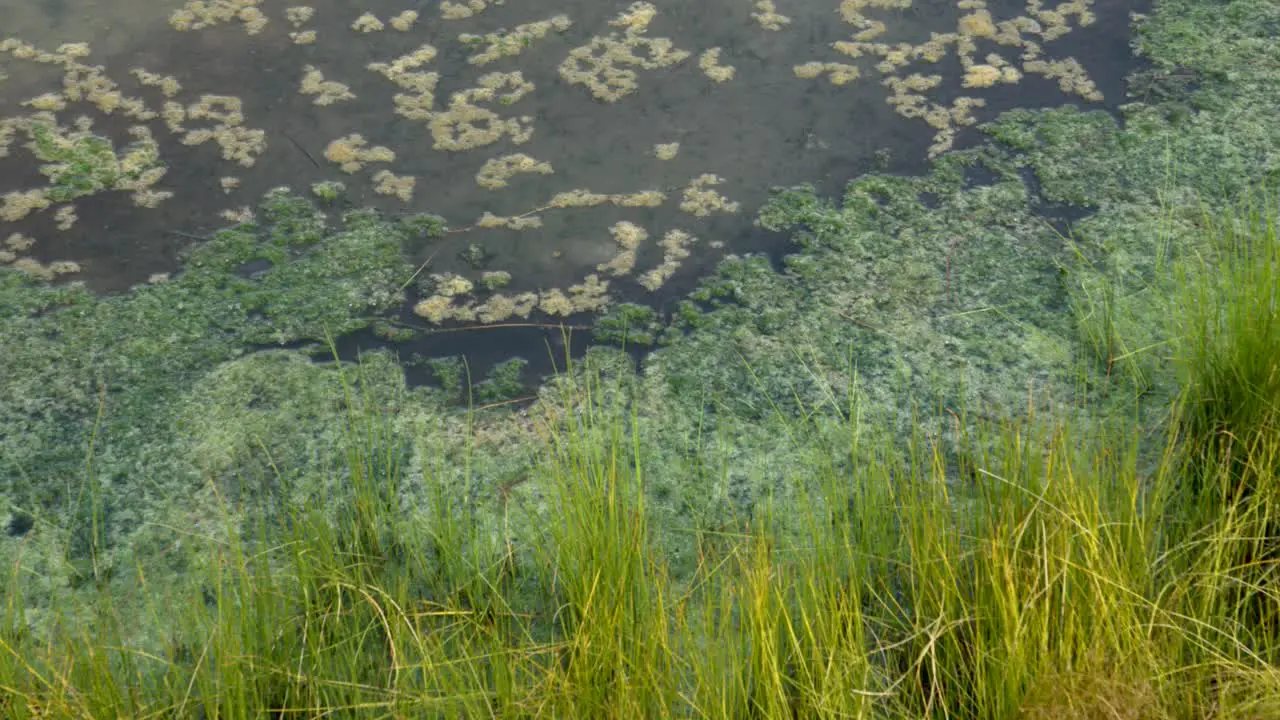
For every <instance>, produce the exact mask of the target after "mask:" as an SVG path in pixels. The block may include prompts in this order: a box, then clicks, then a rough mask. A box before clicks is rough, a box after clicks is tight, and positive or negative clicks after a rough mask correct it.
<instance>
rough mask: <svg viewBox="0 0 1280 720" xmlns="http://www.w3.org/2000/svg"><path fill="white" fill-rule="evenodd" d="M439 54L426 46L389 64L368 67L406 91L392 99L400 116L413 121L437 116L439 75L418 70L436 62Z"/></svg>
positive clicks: (373, 64) (379, 63) (381, 63)
mask: <svg viewBox="0 0 1280 720" xmlns="http://www.w3.org/2000/svg"><path fill="white" fill-rule="evenodd" d="M436 55H437V51H436V49H435V48H434V47H433V46H431V45H426V44H424V45H421V46H419V47H418V49H417V50H414V51H413V52H411V53H409V54H407V55H402V56H400V57H398V58H396V59H395V60H393V61H391V62H389V63H384V62H374V63H369V64H368V65H367V66H366V67H367V68H368V69H369V70H372V71H373V72H376V73H380V74H381V75H382V76H383V77H385V78H387V79H388V80H390V81H391V82H393V83H395V85H396V86H397V87H399V88H400V89H402V90H405V91H406V92H402V93H396V95H395V97H394V98H392V99H393V101H394V102H395V105H396V114H397V115H400V116H402V117H405V118H408V119H410V120H430V119H431V118H432V116H433V115H434V114H435V113H434V112H433V111H434V108H435V104H436V86H437V85H438V84H439V83H440V75H439V73H434V72H422V71H420V70H418V69H417V68H420V67H422V66H423V65H426V64H427V63H429V62H431V61H432V60H434V59H435V57H436Z"/></svg>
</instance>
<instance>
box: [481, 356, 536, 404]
mask: <svg viewBox="0 0 1280 720" xmlns="http://www.w3.org/2000/svg"><path fill="white" fill-rule="evenodd" d="M528 364H529V361H528V360H525V359H524V358H522V357H514V358H511V359H510V360H504V361H502V362H500V363H498V364H497V365H494V366H493V367H492V368H491V369H490V370H489V373H488V374H487V375H486V376H485V379H484V381H482V382H480V383H479V384H477V385H476V388H475V394H476V399H477V400H479V401H480V402H481V403H484V404H490V403H499V402H504V401H507V400H514V399H515V398H517V397H519V396H520V395H522V394H523V393H524V382H523V381H522V377H521V376H522V374H523V373H524V368H525V366H526V365H528Z"/></svg>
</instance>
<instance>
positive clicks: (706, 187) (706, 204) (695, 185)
mask: <svg viewBox="0 0 1280 720" xmlns="http://www.w3.org/2000/svg"><path fill="white" fill-rule="evenodd" d="M723 182H724V179H723V178H721V177H720V176H719V175H713V174H711V173H704V174H702V175H699V176H698V177H696V178H694V179H693V180H691V181H689V185H688V186H687V187H685V189H684V196H683V198H682V199H681V201H680V209H681V210H683V211H685V212H687V213H690V214H692V215H696V216H698V217H706V216H707V215H710V214H711V213H713V212H725V213H735V212H738V208H739V204H738V203H736V202H730V201H729V199H728V198H727V197H725V196H724V195H721V194H720V193H719V192H716V191H715V190H712V189H711V186H712V185H719V184H721V183H723Z"/></svg>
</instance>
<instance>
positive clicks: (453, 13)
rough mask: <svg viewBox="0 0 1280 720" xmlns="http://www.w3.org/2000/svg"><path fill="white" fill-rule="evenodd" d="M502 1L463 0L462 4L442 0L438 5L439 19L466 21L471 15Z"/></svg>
mask: <svg viewBox="0 0 1280 720" xmlns="http://www.w3.org/2000/svg"><path fill="white" fill-rule="evenodd" d="M503 1H504V0H488V2H486V0H465V1H464V2H452V1H451V0H442V1H441V3H440V17H442V18H444V19H445V20H466V19H467V18H469V17H471V16H473V15H476V14H478V13H482V12H484V11H485V10H487V9H488V8H489V6H490V5H501V4H503Z"/></svg>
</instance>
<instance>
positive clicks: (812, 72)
mask: <svg viewBox="0 0 1280 720" xmlns="http://www.w3.org/2000/svg"><path fill="white" fill-rule="evenodd" d="M792 72H794V73H795V76H796V77H798V78H800V79H801V80H812V79H814V78H816V77H818V76H820V75H822V74H823V73H827V79H828V80H830V81H831V84H832V85H847V84H848V83H851V82H853V81H854V80H857V79H858V78H859V77H860V76H861V75H862V71H861V70H859V69H858V68H856V67H854V66H853V65H846V64H845V63H838V62H825V63H823V62H807V63H803V64H801V65H797V66H795V67H794V68H792Z"/></svg>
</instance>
